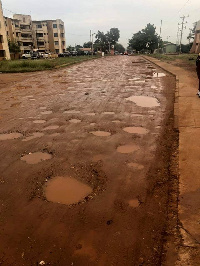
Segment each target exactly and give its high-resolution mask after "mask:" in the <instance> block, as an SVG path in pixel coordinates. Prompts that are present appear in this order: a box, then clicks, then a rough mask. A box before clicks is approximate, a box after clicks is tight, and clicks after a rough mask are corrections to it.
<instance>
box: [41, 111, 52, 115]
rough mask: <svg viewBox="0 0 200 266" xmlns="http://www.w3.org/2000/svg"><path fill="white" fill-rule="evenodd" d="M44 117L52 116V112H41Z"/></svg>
mask: <svg viewBox="0 0 200 266" xmlns="http://www.w3.org/2000/svg"><path fill="white" fill-rule="evenodd" d="M41 114H42V115H50V114H52V111H44V112H41Z"/></svg>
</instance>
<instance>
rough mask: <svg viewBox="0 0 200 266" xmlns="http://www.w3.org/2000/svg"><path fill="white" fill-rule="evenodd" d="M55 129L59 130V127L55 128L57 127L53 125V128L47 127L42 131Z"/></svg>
mask: <svg viewBox="0 0 200 266" xmlns="http://www.w3.org/2000/svg"><path fill="white" fill-rule="evenodd" d="M57 128H59V126H57V125H55V126H48V127H45V128H43V131H45V130H55V129H57Z"/></svg>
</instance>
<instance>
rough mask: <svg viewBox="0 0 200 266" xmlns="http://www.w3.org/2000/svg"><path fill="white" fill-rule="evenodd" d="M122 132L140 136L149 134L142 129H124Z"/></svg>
mask: <svg viewBox="0 0 200 266" xmlns="http://www.w3.org/2000/svg"><path fill="white" fill-rule="evenodd" d="M123 130H124V131H125V132H127V133H133V134H141V135H144V134H147V133H148V132H149V130H147V129H146V128H143V127H125V128H123Z"/></svg>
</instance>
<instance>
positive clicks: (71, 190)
mask: <svg viewBox="0 0 200 266" xmlns="http://www.w3.org/2000/svg"><path fill="white" fill-rule="evenodd" d="M44 191H45V195H46V198H47V200H48V201H51V202H55V203H62V204H66V205H70V204H74V203H78V202H81V201H82V200H84V198H85V197H86V196H88V195H89V194H90V193H92V188H91V187H90V186H88V185H86V184H84V183H82V182H80V181H78V180H76V179H75V178H71V177H63V176H58V177H54V178H53V179H52V180H50V181H49V182H48V183H47V185H46V186H45V188H44Z"/></svg>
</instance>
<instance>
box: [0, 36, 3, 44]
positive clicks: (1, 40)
mask: <svg viewBox="0 0 200 266" xmlns="http://www.w3.org/2000/svg"><path fill="white" fill-rule="evenodd" d="M0 43H3V35H0Z"/></svg>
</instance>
